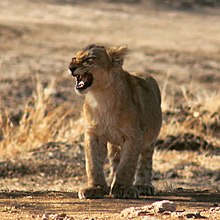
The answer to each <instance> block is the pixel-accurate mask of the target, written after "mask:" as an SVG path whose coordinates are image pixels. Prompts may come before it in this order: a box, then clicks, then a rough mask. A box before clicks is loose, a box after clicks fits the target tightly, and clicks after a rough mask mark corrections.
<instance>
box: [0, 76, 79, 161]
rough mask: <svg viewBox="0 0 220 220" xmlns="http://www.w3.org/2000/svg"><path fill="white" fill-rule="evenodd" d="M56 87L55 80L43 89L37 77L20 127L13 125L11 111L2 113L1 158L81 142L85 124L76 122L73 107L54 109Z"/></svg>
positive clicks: (0, 119)
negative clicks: (46, 145)
mask: <svg viewBox="0 0 220 220" xmlns="http://www.w3.org/2000/svg"><path fill="white" fill-rule="evenodd" d="M55 84H56V80H55V79H53V80H52V81H51V82H50V83H49V85H48V86H47V87H46V88H43V85H42V83H41V81H40V79H39V76H37V78H36V91H35V92H34V94H33V96H32V97H31V98H30V99H29V100H28V102H27V103H26V105H25V108H24V110H23V115H22V118H21V120H20V121H19V125H18V126H15V125H14V124H13V123H12V121H11V120H10V117H9V114H8V112H7V110H4V109H3V110H1V112H0V127H1V130H0V131H1V133H2V138H1V139H2V141H1V142H0V152H1V156H8V157H11V156H12V157H15V156H17V154H19V153H22V152H24V151H29V150H31V149H34V148H36V147H39V146H40V145H42V144H43V143H47V142H50V141H55V142H56V141H62V142H66V141H68V142H69V143H71V142H74V141H76V140H77V139H78V137H79V134H81V133H82V130H81V129H82V127H81V126H82V124H81V123H80V121H77V122H75V121H74V120H73V119H72V118H73V117H72V116H73V106H69V105H66V104H63V105H60V106H56V107H53V104H54V103H52V101H51V97H52V96H53V94H54V93H55V92H56V90H55Z"/></svg>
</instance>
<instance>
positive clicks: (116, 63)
mask: <svg viewBox="0 0 220 220" xmlns="http://www.w3.org/2000/svg"><path fill="white" fill-rule="evenodd" d="M107 53H108V54H109V56H110V58H111V61H112V66H113V67H121V66H122V65H123V62H124V57H125V56H126V55H127V53H128V48H127V46H120V47H110V48H108V49H107Z"/></svg>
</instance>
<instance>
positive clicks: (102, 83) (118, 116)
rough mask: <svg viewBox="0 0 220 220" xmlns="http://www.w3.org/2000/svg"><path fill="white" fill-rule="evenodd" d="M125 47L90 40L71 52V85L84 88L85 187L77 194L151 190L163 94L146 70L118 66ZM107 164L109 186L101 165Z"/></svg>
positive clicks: (124, 194)
mask: <svg viewBox="0 0 220 220" xmlns="http://www.w3.org/2000/svg"><path fill="white" fill-rule="evenodd" d="M126 53H127V48H126V47H124V46H121V47H110V48H107V47H104V46H97V45H89V46H87V47H86V48H84V49H82V50H81V51H79V52H78V53H77V54H76V56H74V57H73V58H72V61H71V63H70V65H69V70H70V74H71V75H72V76H74V77H75V79H76V84H75V90H76V92H77V93H78V94H85V103H84V107H83V114H84V118H85V122H86V130H85V155H86V172H87V177H88V187H87V188H84V189H81V190H80V191H79V198H90V199H92V198H103V197H104V195H105V194H108V193H109V192H110V194H111V195H113V196H114V198H120V199H130V198H138V196H139V195H152V194H154V187H153V185H152V184H151V178H152V174H151V173H152V156H153V152H154V143H155V140H156V138H157V136H158V134H159V131H160V127H161V121H162V116H161V107H160V105H161V96H160V90H159V88H158V85H157V83H156V81H155V80H154V79H153V78H152V77H151V76H149V75H146V77H145V78H139V77H137V76H134V75H130V74H129V73H128V72H126V71H124V70H123V68H122V65H123V60H124V57H125V55H126ZM107 155H108V158H109V162H110V165H111V174H110V179H111V183H110V191H109V187H108V185H107V182H106V179H105V174H104V172H103V165H104V162H105V160H106V157H107Z"/></svg>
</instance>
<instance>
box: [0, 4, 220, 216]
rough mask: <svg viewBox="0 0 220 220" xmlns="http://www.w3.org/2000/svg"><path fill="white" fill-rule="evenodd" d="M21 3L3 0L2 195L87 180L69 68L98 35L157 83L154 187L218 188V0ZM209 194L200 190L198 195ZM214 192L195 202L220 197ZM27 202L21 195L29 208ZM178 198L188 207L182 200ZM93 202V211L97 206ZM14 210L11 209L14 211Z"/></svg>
mask: <svg viewBox="0 0 220 220" xmlns="http://www.w3.org/2000/svg"><path fill="white" fill-rule="evenodd" d="M19 2H20V3H19V4H12V2H11V1H9V0H3V1H1V2H0V8H1V9H0V10H1V13H0V186H1V189H2V190H6V191H9V195H5V194H4V193H5V192H4V193H1V194H0V197H1V198H10V192H11V190H20V191H22V190H24V191H25V192H27V193H29V191H28V190H33V189H34V190H43V191H45V190H56V191H65V192H67V191H69V190H71V191H75V190H76V189H77V188H78V187H79V186H80V185H82V184H84V181H85V179H84V177H83V176H84V172H85V171H84V166H85V161H84V152H83V135H82V134H83V122H82V120H81V119H80V111H81V107H82V101H83V98H82V97H79V96H76V95H75V93H74V91H73V83H74V82H73V81H72V79H71V78H69V77H68V75H67V74H66V71H65V69H66V67H67V66H68V63H69V60H70V58H71V57H72V54H73V53H74V52H75V51H76V50H77V49H79V48H80V47H83V46H85V45H86V44H89V43H94V42H95V43H100V44H105V45H109V44H110V45H119V44H128V46H129V48H130V54H129V56H128V58H127V60H126V64H125V68H126V69H128V70H129V71H132V70H135V71H140V72H149V73H151V74H152V75H154V77H155V78H156V79H157V81H158V82H159V84H160V88H161V91H162V99H163V104H162V108H163V115H164V120H163V127H162V130H161V134H160V137H159V140H158V142H157V150H156V152H155V155H154V170H155V175H154V183H155V185H156V187H157V189H158V191H161V190H162V191H163V193H165V194H166V193H168V192H170V193H171V194H169V196H171V197H170V198H171V199H172V195H177V194H178V192H177V191H176V190H177V188H178V189H179V190H181V188H184V189H183V191H184V190H185V189H186V188H187V189H190V190H197V191H198V190H200V191H203V192H205V193H208V195H209V196H210V197H212V195H211V193H213V195H218V193H219V192H220V188H219V186H220V90H219V83H220V65H219V63H220V58H219V52H220V50H219V48H220V40H219V39H220V29H219V19H220V17H219V9H218V8H203V7H201V6H198V5H200V3H199V1H188V2H190V4H192V5H193V8H194V9H192V8H191V9H190V10H188V11H184V10H182V9H183V8H182V6H181V4H179V5H177V6H178V9H181V10H176V7H177V6H176V4H175V3H176V2H177V1H166V5H170V4H171V5H174V7H172V8H169V7H170V6H169V7H168V8H167V7H165V8H163V7H162V6H161V5H160V7H159V6H158V5H155V4H152V2H151V3H150V1H147V2H144V1H143V2H142V3H140V2H139V1H138V2H136V4H126V3H116V1H114V3H112V2H113V1H98V2H97V1H94V2H93V1H91V2H83V3H82V1H58V0H48V1H43V0H42V1H41V0H39V1H36V2H35V1H31V0H20V1H19ZM156 2H157V3H158V2H160V1H156ZM179 2H180V1H179ZM181 2H183V1H181ZM195 2H197V3H196V4H195ZM210 2H211V1H210ZM213 2H214V1H213ZM216 2H217V1H216ZM212 6H213V5H212ZM184 9H185V6H184ZM201 21H202V22H201ZM106 168H107V172H108V165H106ZM204 190H206V191H204ZM184 192H185V191H184ZM18 194H19V193H18ZM165 194H159V195H160V197H161V196H165ZM189 195H190V193H189ZM189 195H188V196H189ZM7 196H8V197H7ZM17 196H18V197H22V196H27V195H26V194H24V195H23V194H22V193H21V194H19V195H17V194H16V195H15V196H14V198H15V203H16V201H19V200H16V199H17ZM40 196H42V195H41V194H40ZM50 196H51V195H50ZM69 196H70V197H74V196H75V194H74V195H72V194H69ZM196 196H197V194H196ZM209 196H208V197H207V198H209ZM58 197H59V196H58ZM64 197H65V196H64ZM160 197H159V198H160ZM180 197H181V198H182V197H184V196H183V195H182V194H181V195H180ZM22 198H23V197H22ZM187 198H188V197H187ZM205 198H206V197H205V196H202V193H201V198H200V199H201V201H203V202H204V201H205ZM216 198H217V196H216V197H213V200H210V201H209V202H208V201H206V203H202V204H203V206H201V204H195V207H197V209H199V208H204V207H206V206H210V205H211V204H213V203H219V202H220V201H219V200H217V199H216ZM29 199H30V198H29ZM43 199H45V198H43ZM50 199H51V197H50V198H49V200H48V204H49V203H50ZM62 199H64V198H63V197H62ZM62 199H61V201H62ZM149 199H151V200H150V201H153V200H154V198H149ZM174 199H175V198H174ZM6 200H7V199H6ZM51 200H52V199H51ZM179 200H180V201H181V199H179ZM189 200H190V196H189ZM190 201H191V200H190ZM20 202H22V201H20ZM23 202H24V201H23ZM29 202H30V201H29V200H28V201H25V204H26V203H27V207H29V206H28V204H29ZM59 202H60V200H59V201H58V202H57V203H59ZM75 202H76V203H77V204H78V201H75V200H74V201H72V203H75ZM182 202H183V201H182ZM112 203H114V202H111V201H110V202H109V204H108V205H110V206H113V204H112ZM139 203H140V204H141V201H139V202H136V203H134V204H136V205H138V204H139ZM2 204H3V205H4V204H8V203H7V201H3V203H2ZM39 204H40V203H39ZM89 204H90V203H89ZM183 204H184V205H183ZM191 204H192V203H191ZM81 205H82V204H78V206H77V207H78V209H80V207H81ZM90 205H91V204H90ZM181 205H183V206H184V207H185V208H186V209H187V208H193V207H189V204H188V203H187V202H186V201H185V200H184V202H183V203H181ZM128 206H129V202H124V203H123V202H121V203H120V206H119V207H118V208H115V209H113V211H112V212H119V211H120V210H121V209H122V208H125V207H128ZM10 207H11V206H10V205H6V207H5V208H4V207H3V209H2V210H3V211H1V209H0V216H1V213H4V214H6V216H7V217H8V216H9V217H10ZM27 207H26V208H27ZM40 207H41V206H39V207H38V208H39V209H41V210H45V209H46V208H45V207H44V208H42V207H41V208H40ZM89 207H90V206H89ZM11 209H12V208H11ZM27 209H28V210H29V208H27ZM81 209H82V208H81ZM91 209H92V210H93V216H96V214H97V212H95V211H94V209H95V208H94V207H93V206H92V208H91ZM4 210H6V211H4ZM7 210H8V211H7ZM20 210H21V209H20V208H19V207H18V208H15V210H14V209H13V210H11V211H12V213H18V214H19V213H20V212H21V211H20ZM59 210H60V209H59ZM35 211H36V210H35ZM29 212H30V213H33V212H34V210H33V209H31V210H29ZM42 212H43V211H41V212H40V213H42ZM55 212H58V211H56V210H55ZM69 212H70V211H69ZM35 213H36V212H35ZM70 213H71V212H70ZM7 214H8V215H7ZM20 214H21V215H20ZM20 214H19V215H18V216H21V217H22V212H21V213H20ZM75 214H76V213H75ZM76 215H77V214H76ZM98 215H100V213H99V214H98ZM78 217H79V216H78ZM79 218H83V212H81V214H80V217H79ZM5 219H7V218H5ZM27 219H28V218H27Z"/></svg>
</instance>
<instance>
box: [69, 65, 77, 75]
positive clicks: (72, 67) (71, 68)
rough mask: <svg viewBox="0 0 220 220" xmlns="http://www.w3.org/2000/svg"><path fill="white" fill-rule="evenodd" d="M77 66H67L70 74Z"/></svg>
mask: <svg viewBox="0 0 220 220" xmlns="http://www.w3.org/2000/svg"><path fill="white" fill-rule="evenodd" d="M76 69H77V67H76V66H69V70H70V71H71V73H72V74H74V72H75V71H76Z"/></svg>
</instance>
